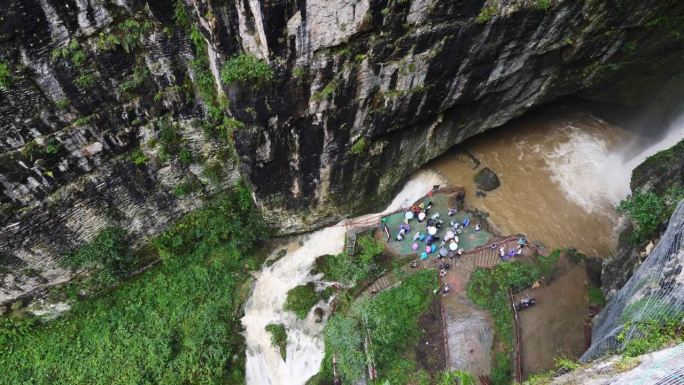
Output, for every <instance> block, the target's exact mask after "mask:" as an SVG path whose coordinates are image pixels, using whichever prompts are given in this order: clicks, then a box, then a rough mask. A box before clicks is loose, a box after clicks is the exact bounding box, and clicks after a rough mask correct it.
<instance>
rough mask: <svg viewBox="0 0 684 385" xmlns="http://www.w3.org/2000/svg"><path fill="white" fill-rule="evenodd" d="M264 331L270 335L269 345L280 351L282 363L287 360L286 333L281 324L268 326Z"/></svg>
mask: <svg viewBox="0 0 684 385" xmlns="http://www.w3.org/2000/svg"><path fill="white" fill-rule="evenodd" d="M265 329H266V331H267V332H269V333H271V344H273V346H275V347H277V348H278V350H280V356H281V357H283V361H285V359H286V358H287V331H286V330H285V326H284V325H283V324H268V325H266V327H265Z"/></svg>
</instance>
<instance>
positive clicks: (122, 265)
mask: <svg viewBox="0 0 684 385" xmlns="http://www.w3.org/2000/svg"><path fill="white" fill-rule="evenodd" d="M60 264H61V265H62V266H63V267H66V268H70V269H71V270H74V271H76V270H82V269H85V270H88V271H96V272H97V273H96V274H94V275H93V277H92V279H93V282H94V283H95V284H96V285H97V286H99V287H106V286H109V285H111V284H113V283H115V282H117V281H119V280H121V279H123V278H124V277H126V276H128V275H129V274H130V273H131V272H132V271H133V269H134V268H135V267H136V266H137V265H138V261H137V259H136V257H135V256H134V255H133V253H132V252H131V250H130V249H129V248H128V243H127V242H126V233H125V232H124V231H123V229H121V228H116V227H111V228H107V229H104V230H102V231H100V233H99V234H98V235H97V236H96V237H95V239H93V240H92V241H91V242H90V243H88V244H87V245H84V246H82V247H80V248H79V249H77V250H76V251H74V252H73V253H69V254H67V255H65V256H64V258H63V259H62V260H61V261H60Z"/></svg>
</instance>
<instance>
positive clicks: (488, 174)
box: [475, 167, 501, 191]
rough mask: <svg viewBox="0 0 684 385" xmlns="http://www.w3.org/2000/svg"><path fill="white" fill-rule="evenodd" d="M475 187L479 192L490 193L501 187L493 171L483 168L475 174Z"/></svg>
mask: <svg viewBox="0 0 684 385" xmlns="http://www.w3.org/2000/svg"><path fill="white" fill-rule="evenodd" d="M475 185H476V186H477V188H479V189H480V190H484V191H492V190H495V189H497V188H498V187H499V186H501V182H500V181H499V177H498V176H497V175H496V173H495V172H494V171H492V170H491V169H489V167H485V168H483V169H482V170H480V171H479V172H478V173H477V174H475Z"/></svg>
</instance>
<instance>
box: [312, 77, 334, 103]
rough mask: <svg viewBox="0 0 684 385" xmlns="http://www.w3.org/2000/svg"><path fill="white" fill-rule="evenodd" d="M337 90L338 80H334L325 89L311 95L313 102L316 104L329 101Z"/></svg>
mask: <svg viewBox="0 0 684 385" xmlns="http://www.w3.org/2000/svg"><path fill="white" fill-rule="evenodd" d="M336 88H337V80H335V79H333V80H331V81H330V82H329V83H328V84H326V85H325V87H323V89H321V90H319V91H316V92H314V93H313V95H311V100H313V101H315V102H321V101H323V100H325V99H328V98H329V97H330V96H332V94H333V93H334V92H335V89H336Z"/></svg>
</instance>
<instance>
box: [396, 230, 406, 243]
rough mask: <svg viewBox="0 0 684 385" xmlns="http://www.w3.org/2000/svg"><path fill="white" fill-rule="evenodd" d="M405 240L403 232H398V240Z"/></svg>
mask: <svg viewBox="0 0 684 385" xmlns="http://www.w3.org/2000/svg"><path fill="white" fill-rule="evenodd" d="M403 240H404V234H403V233H402V232H399V234H397V241H399V242H401V241H403Z"/></svg>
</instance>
